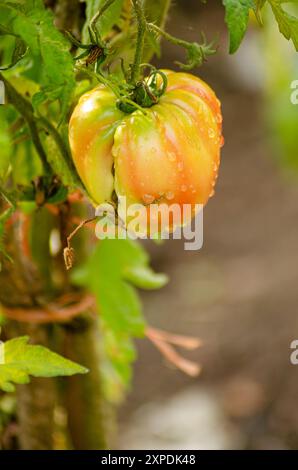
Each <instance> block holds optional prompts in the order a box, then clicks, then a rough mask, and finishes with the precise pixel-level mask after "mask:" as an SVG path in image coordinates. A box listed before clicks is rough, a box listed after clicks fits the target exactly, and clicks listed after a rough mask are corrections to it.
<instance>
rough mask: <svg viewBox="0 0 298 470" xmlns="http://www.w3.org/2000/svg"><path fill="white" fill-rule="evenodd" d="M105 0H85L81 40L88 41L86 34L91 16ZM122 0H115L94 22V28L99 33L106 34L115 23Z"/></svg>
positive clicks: (119, 14)
mask: <svg viewBox="0 0 298 470" xmlns="http://www.w3.org/2000/svg"><path fill="white" fill-rule="evenodd" d="M104 3H105V0H86V5H87V8H86V23H85V25H84V28H83V41H84V42H90V37H89V34H88V25H89V24H90V21H91V20H92V18H93V16H94V15H95V14H96V13H97V12H98V11H99V10H100V8H101V7H102V6H103V4H104ZM123 4H124V0H115V2H114V3H113V4H112V5H111V6H110V7H109V8H108V9H107V10H106V11H105V12H104V14H103V15H102V16H101V17H100V18H99V19H98V21H97V22H96V28H97V30H98V32H99V34H100V35H101V36H102V37H104V36H106V35H107V34H108V33H109V32H110V30H111V28H112V27H113V26H114V25H117V24H118V22H119V19H120V16H121V10H122V7H123Z"/></svg>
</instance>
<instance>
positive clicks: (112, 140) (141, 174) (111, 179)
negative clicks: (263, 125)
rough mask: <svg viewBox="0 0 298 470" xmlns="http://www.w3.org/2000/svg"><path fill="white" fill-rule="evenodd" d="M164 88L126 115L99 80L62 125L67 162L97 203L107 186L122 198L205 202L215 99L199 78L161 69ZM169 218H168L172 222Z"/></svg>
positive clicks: (214, 161)
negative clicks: (65, 130)
mask: <svg viewBox="0 0 298 470" xmlns="http://www.w3.org/2000/svg"><path fill="white" fill-rule="evenodd" d="M163 73H164V74H166V77H167V81H168V83H167V89H166V92H165V93H164V94H163V95H162V96H161V98H160V99H159V102H158V103H157V104H154V105H153V106H152V107H150V108H145V109H144V112H142V111H141V110H135V111H133V112H132V113H131V114H125V113H124V112H122V111H120V110H119V109H118V107H117V106H116V97H115V95H114V94H113V92H112V91H111V90H110V89H109V88H107V87H105V86H103V85H100V86H99V87H97V88H95V89H94V90H91V91H90V92H88V93H86V94H84V95H83V96H82V97H81V99H80V100H79V103H78V105H77V106H76V108H75V110H74V112H73V114H72V116H71V119H70V126H69V139H70V146H71V151H72V156H73V160H74V163H75V165H76V168H77V171H78V173H79V175H80V177H81V179H82V181H83V183H84V184H85V187H86V189H87V191H88V192H89V195H90V197H91V198H92V200H93V201H94V202H95V203H96V204H101V203H102V202H105V201H110V200H111V197H112V193H113V191H115V192H116V194H117V195H118V197H119V196H126V198H127V204H132V203H141V204H143V205H145V206H150V205H151V204H153V203H157V204H162V203H166V204H168V205H169V204H173V203H177V204H179V205H180V206H182V205H183V204H191V205H195V204H206V202H207V201H208V199H209V197H211V196H212V195H213V193H214V186H215V182H216V178H217V174H218V167H219V163H220V147H221V146H222V143H223V138H222V134H221V129H222V115H221V110H220V102H219V100H218V99H217V98H216V96H215V94H214V92H213V91H212V90H211V88H210V87H209V86H208V85H207V84H206V83H204V82H203V81H202V80H200V79H199V78H197V77H195V76H193V75H190V74H187V73H176V72H172V71H163ZM173 223H174V224H175V220H174V221H173Z"/></svg>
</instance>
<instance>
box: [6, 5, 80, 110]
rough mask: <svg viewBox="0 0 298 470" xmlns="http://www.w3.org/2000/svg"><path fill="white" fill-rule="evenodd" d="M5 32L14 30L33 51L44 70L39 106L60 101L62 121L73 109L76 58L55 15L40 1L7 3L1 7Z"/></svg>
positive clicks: (36, 97)
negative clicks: (47, 102) (57, 27)
mask: <svg viewBox="0 0 298 470" xmlns="http://www.w3.org/2000/svg"><path fill="white" fill-rule="evenodd" d="M0 17H1V18H3V17H4V18H5V20H2V22H3V21H5V23H4V24H3V26H4V29H8V30H10V31H12V33H13V34H14V35H16V36H18V37H19V38H20V39H21V40H22V41H23V42H24V43H25V44H26V45H27V46H28V47H29V49H30V52H31V54H32V56H33V58H34V60H35V62H36V64H38V70H39V71H40V80H41V83H42V88H41V90H40V91H39V92H38V93H37V94H35V96H34V99H33V103H34V105H35V106H36V107H37V106H39V105H40V103H42V102H44V101H45V100H51V101H54V100H59V102H60V104H61V119H62V118H63V117H64V116H65V114H66V112H67V111H68V109H69V103H70V101H71V98H72V95H73V91H74V88H75V79H74V67H73V59H72V56H71V54H70V52H69V43H68V41H67V40H66V39H65V38H64V36H63V35H62V34H61V33H60V32H59V31H58V30H57V29H56V27H55V26H54V16H53V14H52V12H51V11H50V10H46V9H45V8H44V5H43V2H42V1H40V0H36V1H34V2H33V1H32V2H31V1H30V2H26V3H25V4H24V5H20V4H15V3H10V2H5V3H4V4H1V5H0Z"/></svg>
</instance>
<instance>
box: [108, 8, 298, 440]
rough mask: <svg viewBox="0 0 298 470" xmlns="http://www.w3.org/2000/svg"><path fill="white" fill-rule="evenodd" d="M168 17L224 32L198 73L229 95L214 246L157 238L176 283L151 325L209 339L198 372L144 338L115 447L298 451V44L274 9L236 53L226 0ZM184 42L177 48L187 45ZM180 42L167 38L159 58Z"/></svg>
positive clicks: (157, 299) (208, 234)
mask: <svg viewBox="0 0 298 470" xmlns="http://www.w3.org/2000/svg"><path fill="white" fill-rule="evenodd" d="M168 29H169V31H170V32H172V33H174V34H175V35H178V36H182V37H185V38H186V39H188V40H192V41H194V40H199V35H200V31H201V30H203V31H204V32H205V33H206V35H207V38H208V39H212V38H213V37H215V36H216V35H218V37H219V44H220V48H219V51H218V54H217V55H216V56H214V57H212V58H210V59H209V60H208V63H206V65H204V66H203V67H201V69H200V70H199V71H198V72H197V73H198V74H199V75H200V77H202V78H203V79H205V80H206V81H207V82H208V83H209V84H210V85H211V86H212V87H213V88H214V90H215V91H216V93H217V95H218V97H219V98H220V100H221V102H222V109H223V116H224V136H225V146H224V148H223V152H222V162H221V168H220V175H219V182H218V186H217V191H216V195H215V197H214V198H212V199H211V201H210V202H209V203H208V205H207V207H206V209H205V212H204V246H203V248H202V249H201V250H200V251H197V252H196V251H188V252H187V251H184V247H183V241H168V242H166V243H165V244H164V245H163V246H156V245H154V244H148V245H147V247H148V248H149V251H150V252H151V255H152V258H153V265H154V267H155V268H156V269H157V270H160V271H164V272H166V273H168V274H169V276H170V283H169V285H168V286H167V287H166V288H164V289H162V290H161V291H157V292H150V293H145V294H143V295H142V297H143V301H144V303H145V313H146V318H147V320H148V322H149V324H150V325H152V326H155V327H158V328H162V329H164V330H168V331H171V332H176V333H182V334H186V335H191V336H195V337H198V338H200V339H201V340H202V341H203V346H202V347H201V348H199V349H198V350H197V351H196V352H193V353H189V354H187V356H188V357H189V358H191V359H192V360H195V361H197V362H198V363H199V364H200V365H201V366H202V372H201V374H200V375H199V377H198V378H196V379H193V378H189V377H187V376H185V375H183V373H181V372H179V371H177V370H174V369H173V368H171V367H169V365H168V364H166V363H165V362H164V360H163V359H162V357H161V355H160V353H159V352H158V351H157V350H155V349H154V347H153V345H152V344H151V343H149V342H148V341H147V340H144V341H140V342H139V343H138V361H137V362H136V364H135V374H134V381H133V385H132V388H131V392H130V393H129V395H128V397H127V400H126V402H125V403H124V405H123V406H122V408H121V410H120V429H119V433H118V439H117V442H116V443H115V448H118V449H138V448H139V449H149V448H150V449H187V448H190V449H235V448H240V449H243V448H248V449H288V448H290V449H297V448H298V408H297V405H296V402H297V393H298V366H294V365H292V364H291V363H290V354H291V349H290V344H291V342H292V341H293V340H294V339H298V312H297V281H298V276H297V272H298V249H297V242H298V204H297V200H298V199H297V197H298V186H297V167H298V145H297V135H298V132H297V131H298V105H296V106H295V105H294V104H292V103H291V101H290V96H291V93H292V91H293V90H291V83H292V81H293V80H296V79H298V62H297V54H296V53H295V50H294V47H293V45H292V44H288V42H287V41H286V40H285V39H284V38H283V37H282V36H281V35H280V34H279V32H278V30H277V26H276V24H275V23H273V21H272V22H270V17H266V18H265V26H264V28H263V29H260V28H259V27H258V26H257V25H256V23H255V22H254V20H253V19H251V25H250V31H249V33H248V35H247V37H246V39H245V41H244V43H243V44H242V46H241V47H240V50H239V51H238V52H237V54H236V55H234V56H228V52H227V51H228V37H227V31H226V28H225V25H224V11H223V8H222V7H221V5H220V2H218V1H211V0H208V3H207V5H204V4H201V2H198V1H197V0H177V1H176V4H175V5H174V7H173V9H172V12H171V15H170V18H169V22H168ZM179 52H181V54H182V55H181V57H179ZM175 59H178V60H179V59H182V60H183V51H179V48H178V49H177V48H176V47H174V46H171V45H169V44H167V43H163V56H162V59H161V61H160V64H162V66H163V67H171V68H172V67H173V61H174V60H175Z"/></svg>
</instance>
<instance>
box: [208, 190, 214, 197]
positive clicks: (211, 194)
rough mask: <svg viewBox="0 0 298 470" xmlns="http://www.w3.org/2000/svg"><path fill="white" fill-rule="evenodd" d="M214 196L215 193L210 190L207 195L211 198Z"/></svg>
mask: <svg viewBox="0 0 298 470" xmlns="http://www.w3.org/2000/svg"><path fill="white" fill-rule="evenodd" d="M214 194H215V191H214V189H212V190H211V192H210V194H209V197H213V196H214Z"/></svg>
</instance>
